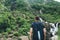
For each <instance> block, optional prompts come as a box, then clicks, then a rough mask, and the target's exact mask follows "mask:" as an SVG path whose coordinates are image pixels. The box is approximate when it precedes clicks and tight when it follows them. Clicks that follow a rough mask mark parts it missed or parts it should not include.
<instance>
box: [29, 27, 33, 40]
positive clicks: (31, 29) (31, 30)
mask: <svg viewBox="0 0 60 40" xmlns="http://www.w3.org/2000/svg"><path fill="white" fill-rule="evenodd" d="M32 32H33V28H30V40H32V34H33V33H32Z"/></svg>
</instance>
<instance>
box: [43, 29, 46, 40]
mask: <svg viewBox="0 0 60 40" xmlns="http://www.w3.org/2000/svg"><path fill="white" fill-rule="evenodd" d="M43 32H44V40H46V28H44V29H43Z"/></svg>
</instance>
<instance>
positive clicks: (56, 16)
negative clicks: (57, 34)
mask: <svg viewBox="0 0 60 40" xmlns="http://www.w3.org/2000/svg"><path fill="white" fill-rule="evenodd" d="M39 1H40V2H41V0H39ZM39 1H37V0H36V1H34V0H31V1H30V0H26V1H24V0H0V34H1V35H5V36H7V37H8V35H9V34H13V35H14V36H21V35H27V32H28V31H29V29H30V25H31V23H32V22H33V18H34V17H35V16H37V15H38V16H41V17H42V18H44V19H45V20H47V21H48V22H54V23H55V22H60V3H59V2H56V1H51V2H49V1H47V3H46V4H44V3H43V2H44V0H43V1H42V3H40V2H39ZM31 3H32V4H31ZM40 11H41V12H40ZM41 13H42V14H41ZM1 37H2V36H1Z"/></svg>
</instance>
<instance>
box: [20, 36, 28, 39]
mask: <svg viewBox="0 0 60 40" xmlns="http://www.w3.org/2000/svg"><path fill="white" fill-rule="evenodd" d="M20 38H21V39H22V40H29V39H28V36H21V37H20Z"/></svg>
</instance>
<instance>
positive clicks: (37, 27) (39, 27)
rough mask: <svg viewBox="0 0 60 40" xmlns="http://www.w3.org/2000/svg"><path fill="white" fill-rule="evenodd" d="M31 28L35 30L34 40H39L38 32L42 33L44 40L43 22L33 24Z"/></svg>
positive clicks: (41, 36)
mask: <svg viewBox="0 0 60 40" xmlns="http://www.w3.org/2000/svg"><path fill="white" fill-rule="evenodd" d="M31 27H32V28H33V40H39V37H38V31H39V32H40V38H41V40H43V39H44V35H43V34H44V33H43V28H44V26H43V24H42V23H41V22H33V23H32V25H31Z"/></svg>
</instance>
